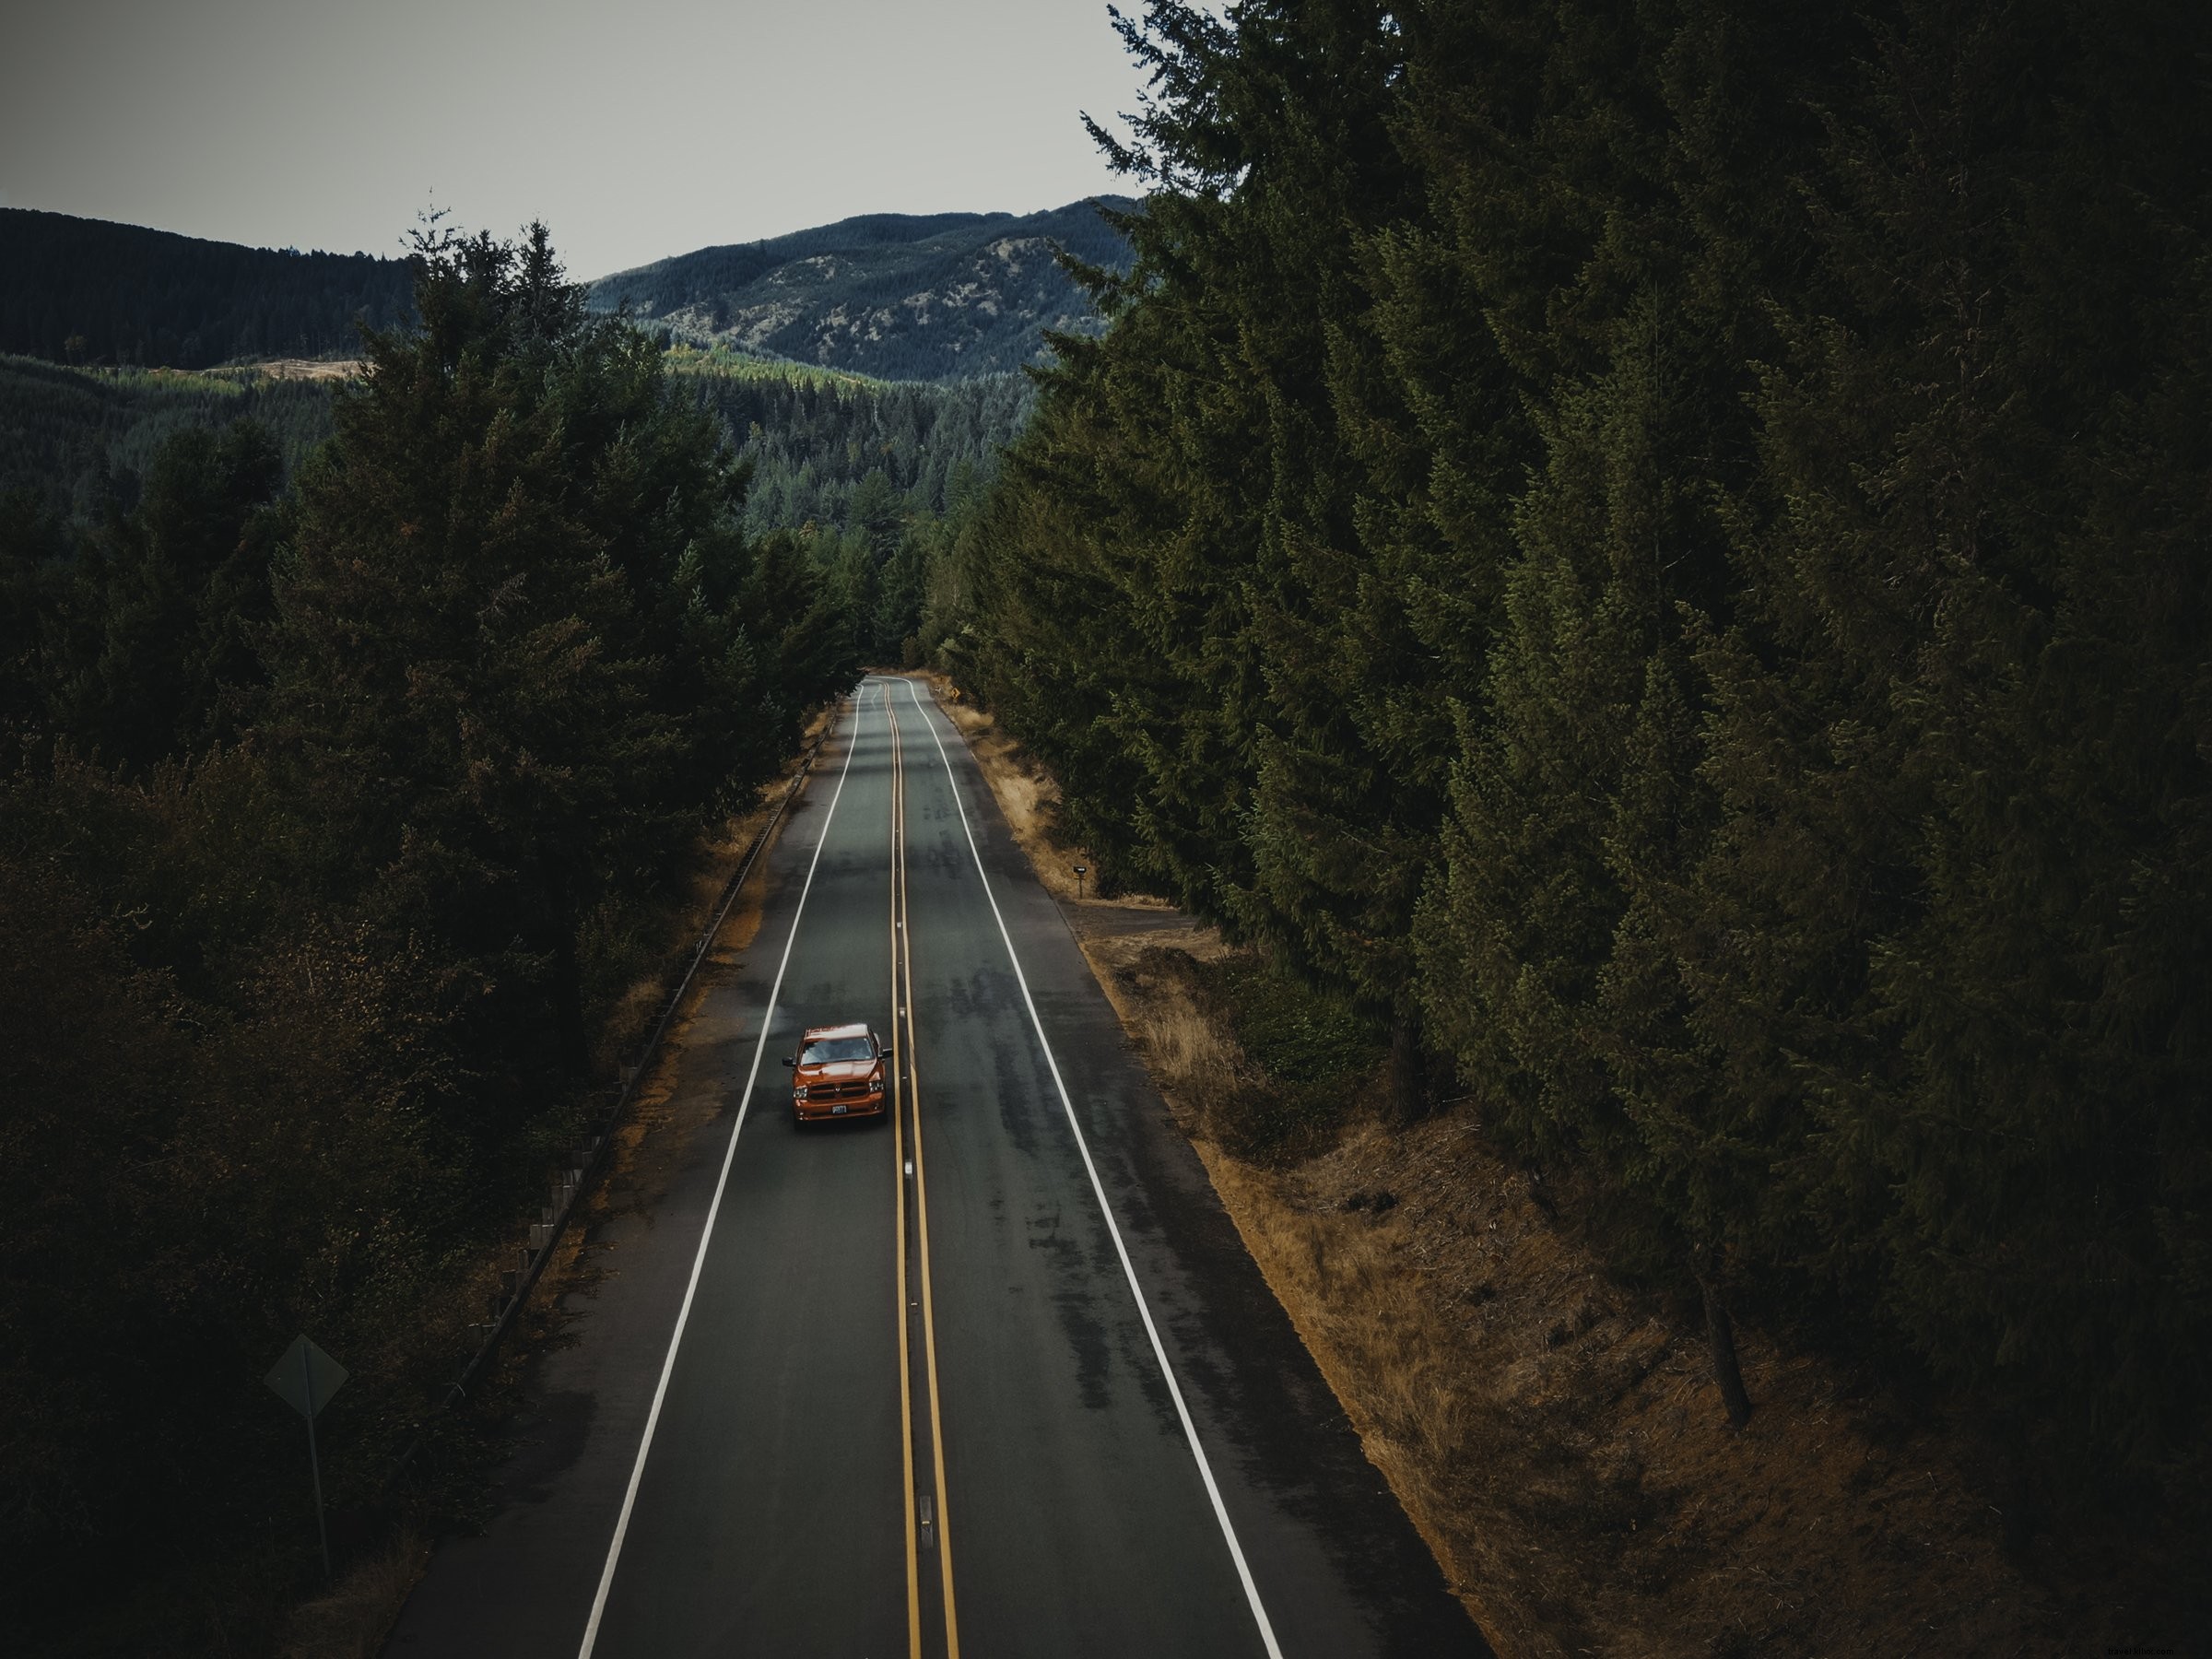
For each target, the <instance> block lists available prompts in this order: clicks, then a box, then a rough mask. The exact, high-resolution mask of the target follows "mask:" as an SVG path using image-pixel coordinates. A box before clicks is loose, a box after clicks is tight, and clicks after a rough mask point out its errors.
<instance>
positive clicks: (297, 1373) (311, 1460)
mask: <svg viewBox="0 0 2212 1659" xmlns="http://www.w3.org/2000/svg"><path fill="white" fill-rule="evenodd" d="M346 1378H347V1370H346V1368H345V1367H344V1366H342V1365H340V1364H339V1363H338V1362H337V1361H336V1360H335V1359H332V1358H331V1357H330V1356H329V1355H328V1354H326V1353H324V1351H323V1350H322V1349H321V1348H319V1347H316V1346H315V1345H314V1344H313V1343H312V1342H311V1341H309V1340H308V1338H307V1337H306V1336H305V1335H301V1336H300V1337H298V1338H296V1339H295V1340H294V1341H293V1343H292V1346H291V1347H288V1348H286V1349H285V1350H284V1357H283V1358H282V1359H278V1360H277V1363H276V1365H275V1367H274V1368H272V1369H271V1371H269V1374H268V1375H267V1376H265V1377H264V1378H263V1379H262V1381H263V1382H266V1383H267V1384H268V1385H269V1387H270V1388H271V1389H273V1390H274V1391H275V1392H276V1394H277V1398H279V1399H280V1400H282V1401H283V1402H284V1403H285V1404H286V1405H287V1406H290V1407H291V1408H292V1409H293V1410H294V1411H296V1412H298V1413H299V1414H300V1416H301V1417H303V1418H306V1419H307V1467H308V1473H309V1474H310V1475H311V1476H312V1477H313V1480H314V1483H315V1537H316V1539H317V1541H318V1542H320V1543H321V1545H322V1546H323V1576H324V1578H328V1577H329V1576H330V1528H329V1525H328V1524H327V1523H326V1522H325V1521H324V1518H323V1456H322V1453H321V1452H320V1451H319V1450H318V1449H317V1448H316V1445H315V1414H316V1413H317V1412H319V1411H321V1410H322V1409H323V1407H324V1406H327V1405H329V1404H330V1396H331V1395H333V1394H336V1393H337V1392H338V1390H339V1389H341V1388H343V1387H345V1385H346Z"/></svg>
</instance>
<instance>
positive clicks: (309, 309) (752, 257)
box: [0, 196, 1137, 381]
mask: <svg viewBox="0 0 2212 1659" xmlns="http://www.w3.org/2000/svg"><path fill="white" fill-rule="evenodd" d="M1100 206H1105V207H1109V208H1114V209H1121V210H1128V209H1132V208H1135V206H1137V204H1136V203H1135V202H1134V201H1132V200H1130V199H1129V198H1127V197H1124V196H1101V197H1096V198H1092V199H1089V200H1086V201H1082V202H1076V203H1071V204H1070V205H1069V206H1065V207H1056V208H1053V209H1051V210H1050V211H1047V212H1042V213H1031V214H1024V215H1016V214H1011V213H937V214H926V215H917V214H902V213H872V214H863V215H861V216H859V217H857V218H848V219H841V220H839V221H838V222H837V223H835V224H832V225H823V226H819V227H817V228H816V229H810V230H798V231H794V232H793V233H791V234H790V235H788V236H779V237H774V238H771V239H770V240H768V241H757V242H736V243H731V244H729V245H726V246H722V247H712V248H701V249H700V250H698V251H697V252H695V253H682V254H677V256H675V257H674V258H670V259H663V260H658V261H656V262H654V263H653V264H652V265H641V266H638V267H637V268H636V269H634V270H628V271H618V272H617V273H615V274H614V275H613V276H609V277H600V278H598V279H597V280H596V281H594V282H591V283H588V284H587V285H586V290H587V293H588V295H589V298H590V303H591V304H592V305H593V306H594V308H595V309H597V310H600V311H615V310H618V309H621V308H623V307H624V306H625V305H627V307H628V308H629V312H630V313H631V314H632V315H633V316H635V317H637V318H638V319H639V320H640V321H641V322H643V323H647V324H656V325H658V326H661V327H664V328H665V329H666V330H667V331H668V332H669V333H670V334H671V335H674V336H676V337H677V338H680V339H684V340H687V341H690V342H693V343H697V344H702V345H722V346H724V347H732V348H735V349H736V350H738V351H741V352H745V353H747V354H750V355H755V356H759V357H766V358H781V359H789V360H791V361H794V362H801V363H809V364H815V365H818V366H820V367H824V368H829V369H834V370H840V371H846V372H851V373H858V374H865V375H871V376H874V377H876V378H878V379H883V380H917V381H952V380H962V379H967V378H969V377H971V376H975V375H982V374H996V373H1006V372H1008V371H1013V370H1016V369H1018V368H1020V367H1021V366H1022V365H1023V364H1025V363H1034V362H1040V361H1041V360H1043V359H1044V358H1045V357H1046V356H1047V355H1048V353H1047V348H1046V347H1045V344H1044V336H1045V335H1046V333H1047V332H1048V331H1062V332H1067V333H1075V334H1084V333H1089V332H1093V331H1095V330H1096V329H1097V328H1098V327H1099V326H1100V321H1099V318H1098V316H1097V314H1096V312H1094V311H1093V310H1092V308H1091V305H1090V300H1089V297H1088V295H1087V294H1085V293H1084V291H1083V289H1082V288H1080V287H1079V286H1078V285H1077V283H1076V282H1075V281H1074V279H1073V278H1071V277H1069V276H1068V275H1067V273H1066V272H1065V271H1063V270H1062V269H1061V268H1060V266H1059V265H1058V264H1057V263H1056V261H1055V260H1054V257H1053V253H1054V250H1055V249H1058V248H1065V250H1067V252H1069V253H1072V254H1074V255H1075V256H1076V257H1077V258H1078V259H1080V260H1083V261H1085V262H1087V263H1088V264H1091V265H1102V266H1105V267H1107V268H1108V269H1112V270H1116V271H1120V270H1126V269H1127V268H1128V265H1129V260H1130V253H1129V248H1128V245H1127V244H1126V243H1125V242H1124V241H1123V240H1122V238H1121V236H1120V234H1119V233H1118V232H1117V231H1115V230H1114V229H1113V228H1112V226H1110V225H1109V224H1107V223H1106V221H1105V220H1104V219H1103V218H1100V214H1099V208H1100ZM557 245H558V244H557ZM413 281H414V278H413V274H412V272H411V270H410V269H409V267H408V264H407V262H406V260H405V259H383V258H378V257H375V256H372V255H370V254H365V253H350V254H348V253H298V252H295V251H291V250H283V249H274V248H248V247H242V246H240V245H239V244H237V243H234V242H220V241H206V240H204V239H202V238H199V237H193V236H180V235H177V234H175V233H173V232H171V231H167V230H154V229H147V228H145V227H143V226H138V225H122V224H113V223H111V222H109V221H106V220H103V219H86V218H73V217H71V216H70V215H67V214H61V213H45V212H41V211H38V210H35V209H32V208H25V207H0V353H14V354H17V355H18V356H22V357H30V358H39V359H44V360H46V361H48V362H66V363H77V364H84V365H107V366H112V367H123V368H131V367H143V368H155V367H161V368H169V369H206V368H212V367H214V366H216V365H218V364H222V363H229V362H237V361H241V360H246V359H267V358H288V357H300V358H317V357H346V356H351V355H353V354H354V352H355V351H356V350H357V349H358V347H359V335H358V334H357V332H356V327H355V324H356V323H357V322H366V323H368V324H371V326H374V327H388V326H390V325H391V324H394V323H397V322H401V321H403V320H405V319H406V318H407V317H408V316H409V315H411V313H412V312H413Z"/></svg>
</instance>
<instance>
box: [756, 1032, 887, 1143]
mask: <svg viewBox="0 0 2212 1659" xmlns="http://www.w3.org/2000/svg"><path fill="white" fill-rule="evenodd" d="M890 1058H891V1051H890V1050H889V1049H888V1048H886V1047H884V1046H883V1044H882V1043H881V1042H880V1041H877V1036H876V1033H875V1032H873V1031H871V1030H868V1028H867V1027H866V1026H865V1025H840V1026H809V1027H808V1028H807V1029H806V1035H805V1036H803V1037H802V1038H800V1040H799V1052H798V1053H796V1054H795V1055H794V1054H787V1055H785V1056H784V1058H783V1064H784V1065H788V1066H790V1067H791V1068H792V1071H791V1115H792V1121H793V1122H794V1123H795V1124H798V1125H799V1127H801V1128H802V1129H803V1128H805V1127H806V1125H807V1124H818V1123H822V1122H824V1121H826V1120H828V1119H830V1118H842V1117H881V1116H882V1115H883V1108H884V1103H885V1101H886V1100H887V1099H888V1095H887V1094H886V1091H885V1088H884V1078H883V1068H884V1066H885V1065H887V1064H888V1062H889V1060H890Z"/></svg>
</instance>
